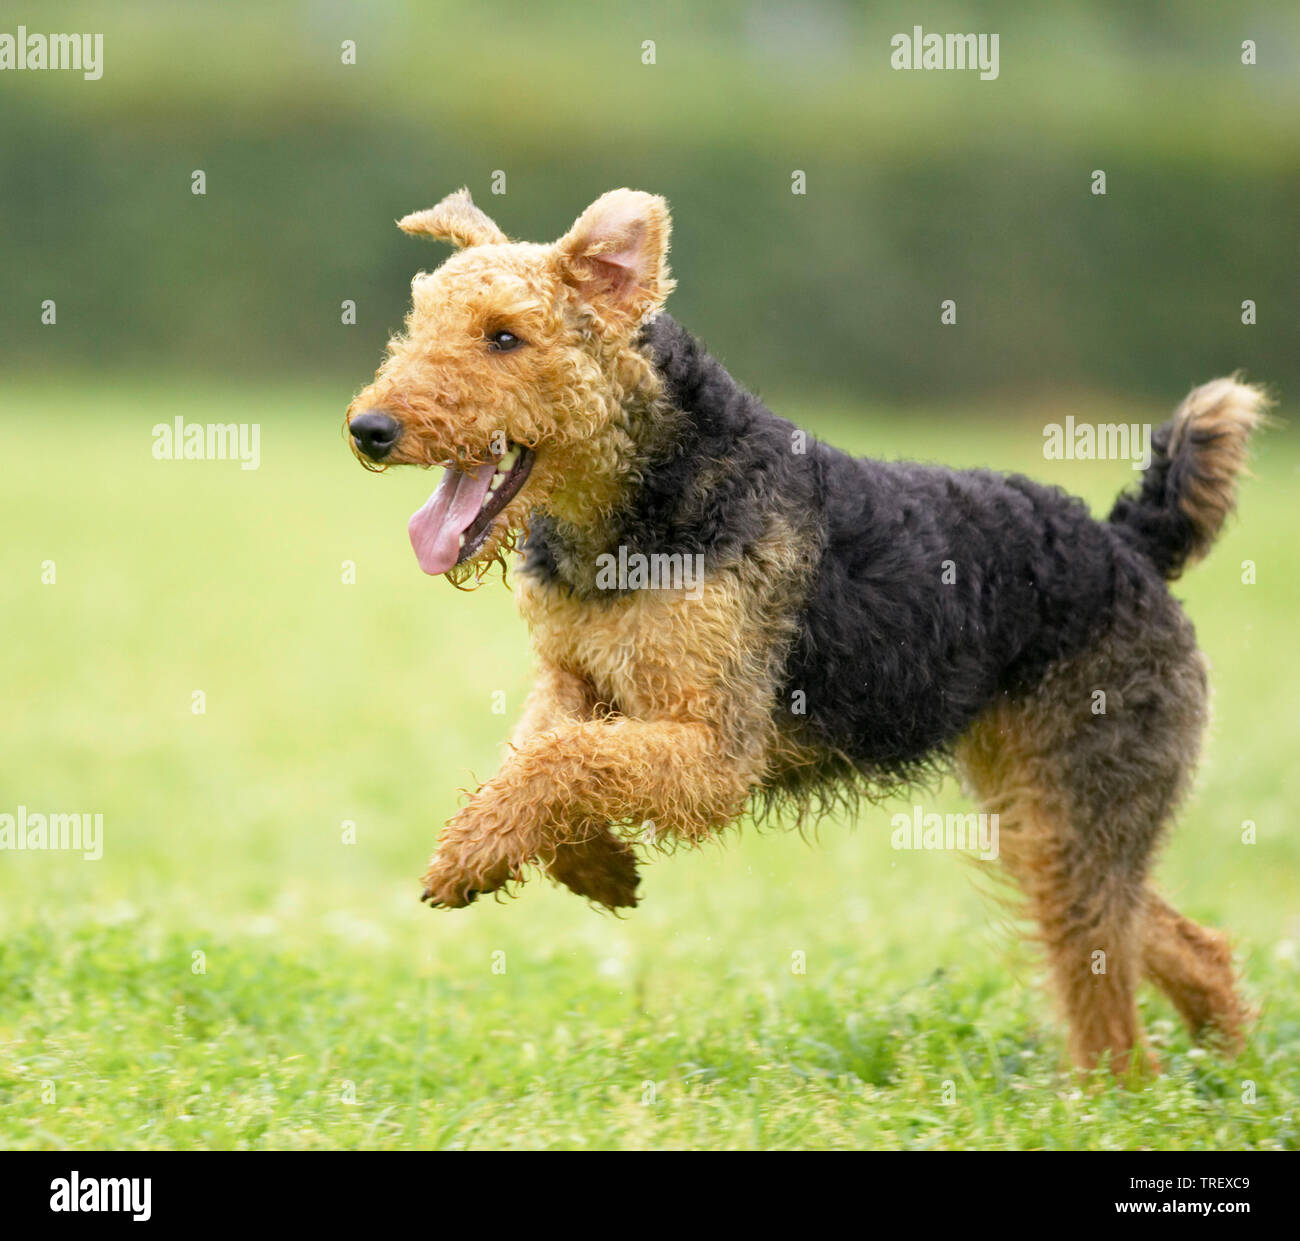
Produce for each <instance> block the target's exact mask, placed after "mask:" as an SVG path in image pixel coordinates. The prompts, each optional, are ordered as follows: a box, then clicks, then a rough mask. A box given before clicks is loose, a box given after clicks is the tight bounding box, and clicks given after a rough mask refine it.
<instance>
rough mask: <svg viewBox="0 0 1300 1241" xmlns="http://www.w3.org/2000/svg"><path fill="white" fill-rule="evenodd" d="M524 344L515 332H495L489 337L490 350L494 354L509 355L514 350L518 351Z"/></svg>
mask: <svg viewBox="0 0 1300 1241" xmlns="http://www.w3.org/2000/svg"><path fill="white" fill-rule="evenodd" d="M523 343H524V342H523V341H522V340H520V339H519V337H518V336H516V335H515V334H514V333H513V332H493V333H492V335H491V336H489V337H488V348H489V349H491V350H492V352H493V353H509V352H510V351H511V350H512V349H518V348H519V346H520V345H522V344H523Z"/></svg>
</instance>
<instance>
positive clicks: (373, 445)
mask: <svg viewBox="0 0 1300 1241" xmlns="http://www.w3.org/2000/svg"><path fill="white" fill-rule="evenodd" d="M348 431H349V433H350V434H351V436H352V439H353V441H354V442H355V443H356V446H357V451H358V452H359V453H361V454H362V455H363V456H366V457H369V458H370V460H371V461H382V460H383V459H384V458H385V457H386V456H388V454H389V453H390V452H392V451H393V445H395V444H396V443H397V441H398V440H399V439H401V438H402V424H401V423H400V422H398V421H397V419H396V418H394V417H392V416H391V415H389V414H385V413H381V412H379V411H378V410H373V409H372V410H368V411H367V412H366V413H364V414H358V415H357V416H356V417H355V418H353V419H352V421H351V422H349V423H348Z"/></svg>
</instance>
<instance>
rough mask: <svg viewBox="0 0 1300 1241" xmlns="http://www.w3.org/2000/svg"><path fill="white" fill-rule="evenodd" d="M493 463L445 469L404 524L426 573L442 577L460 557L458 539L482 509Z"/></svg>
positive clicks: (452, 466) (493, 468) (489, 484)
mask: <svg viewBox="0 0 1300 1241" xmlns="http://www.w3.org/2000/svg"><path fill="white" fill-rule="evenodd" d="M495 471H496V465H495V463H493V462H491V461H489V462H488V463H487V464H486V465H480V466H478V467H477V468H476V469H473V470H470V471H468V472H467V471H465V470H461V469H457V468H456V467H455V466H454V465H449V466H448V467H447V470H446V472H445V473H444V474H443V476H442V481H441V482H440V483H439V484H438V487H437V490H436V491H434V493H433V495H431V496H430V497H429V498H428V499H427V500H426V501H425V502H424V507H423V508H422V509H420V511H419V512H418V513H416V514H414V516H412V518H411V520H410V521H409V522H408V523H407V526H406V529H407V532H408V533H409V534H410V536H411V546H412V547H413V548H415V558H416V559H417V560H418V561H419V562H420V568H422V569H423V570H424V571H425V572H426V573H433V574H438V573H446V572H447V570H448V569H450V568H451V567H452V566H453V565H455V563H456V560H457V559H458V557H459V556H460V536H461V535H462V534H464V533H465V531H466V530H468V529H469V527H470V523H471V522H472V521H473V520H474V518H475V517H477V516H478V513H479V509H481V508H482V507H483V498H484V497H485V496H486V495H487V493H488V488H489V487H490V486H491V484H492V475H493V473H494V472H495Z"/></svg>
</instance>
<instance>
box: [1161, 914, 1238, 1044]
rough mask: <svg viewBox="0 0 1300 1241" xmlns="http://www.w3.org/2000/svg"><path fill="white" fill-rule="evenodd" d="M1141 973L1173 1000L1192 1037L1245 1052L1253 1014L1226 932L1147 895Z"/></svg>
mask: <svg viewBox="0 0 1300 1241" xmlns="http://www.w3.org/2000/svg"><path fill="white" fill-rule="evenodd" d="M1142 968H1143V971H1144V972H1145V973H1146V976H1147V977H1148V978H1149V979H1150V980H1151V981H1152V982H1153V983H1155V985H1156V986H1157V987H1159V988H1160V990H1161V991H1163V992H1164V993H1165V995H1167V996H1168V997H1169V999H1170V1001H1171V1002H1172V1004H1173V1005H1174V1007H1175V1008H1176V1009H1177V1010H1178V1012H1179V1015H1180V1016H1181V1017H1182V1019H1183V1020H1184V1021H1185V1022H1186V1023H1187V1028H1188V1029H1189V1030H1190V1031H1191V1032H1192V1034H1193V1035H1202V1034H1205V1033H1207V1032H1211V1031H1213V1032H1215V1033H1217V1034H1218V1035H1219V1036H1220V1038H1221V1039H1222V1041H1223V1044H1224V1047H1225V1050H1227V1051H1229V1052H1234V1053H1235V1052H1237V1051H1240V1050H1241V1044H1242V1030H1243V1027H1244V1026H1245V1024H1246V1021H1247V1018H1248V1013H1247V1011H1246V1007H1245V1005H1244V1004H1243V1002H1242V1000H1241V998H1240V996H1239V993H1238V987H1237V976H1236V972H1235V971H1234V969H1233V966H1232V951H1231V949H1230V948H1229V946H1228V940H1227V937H1226V936H1225V935H1224V934H1223V933H1222V932H1220V931H1212V930H1210V929H1208V928H1207V927H1203V926H1198V925H1197V924H1196V923H1195V922H1193V921H1192V920H1191V919H1190V918H1184V917H1183V915H1182V914H1180V913H1179V912H1178V911H1177V910H1176V909H1171V908H1170V907H1169V906H1168V905H1167V904H1166V903H1165V902H1164V901H1163V900H1162V899H1161V898H1160V897H1159V896H1157V895H1156V894H1155V893H1154V892H1152V891H1150V890H1148V892H1147V894H1146V901H1145V904H1144V907H1143V942H1142Z"/></svg>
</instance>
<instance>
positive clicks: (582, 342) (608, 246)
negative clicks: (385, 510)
mask: <svg viewBox="0 0 1300 1241" xmlns="http://www.w3.org/2000/svg"><path fill="white" fill-rule="evenodd" d="M399 226H400V227H401V228H402V229H404V230H405V231H406V232H408V233H415V234H419V235H421V236H426V237H432V238H434V239H436V240H439V241H450V242H452V243H453V244H454V245H456V246H457V247H458V251H457V253H456V254H454V255H452V256H451V258H449V259H448V260H447V261H446V262H445V263H444V264H443V265H442V266H441V267H439V268H438V269H437V270H436V271H434V272H432V273H421V274H419V275H418V276H416V277H415V279H414V281H413V282H412V284H411V294H412V299H411V300H412V304H411V310H410V313H409V314H408V315H407V319H406V326H405V330H404V331H403V332H402V333H401V334H399V335H398V336H395V337H394V338H393V339H392V340H391V341H389V344H388V355H387V358H386V360H385V361H384V363H383V365H382V366H381V367H380V368H379V370H378V371H377V372H376V374H375V379H374V382H373V383H372V384H370V386H369V387H367V388H366V389H365V390H364V391H363V392H361V393H360V394H359V395H358V396H357V398H356V399H355V400H354V401H353V402H352V405H351V407H350V408H349V410H348V431H349V433H350V439H351V443H352V449H353V451H354V452H355V453H356V455H357V456H358V457H359V458H360V459H361V461H362V462H363V463H364V464H366V465H367V466H369V467H370V468H382V467H385V466H389V465H421V466H432V465H444V466H446V467H447V469H446V472H445V474H444V475H443V478H442V481H441V483H440V484H439V485H438V488H437V490H436V491H434V493H433V495H432V496H430V498H429V500H428V502H427V503H426V504H425V505H424V507H423V508H421V509H420V510H419V512H417V513H416V514H415V515H414V516H413V517H412V518H411V521H410V537H411V543H412V546H413V547H414V548H415V552H416V556H417V557H418V559H419V562H420V566H421V568H423V569H424V571H425V572H426V573H446V574H448V575H449V576H450V578H451V579H452V581H453V582H457V583H458V584H459V583H461V582H464V581H466V580H468V579H469V578H470V577H471V576H479V577H481V576H482V574H483V572H484V571H485V570H486V569H487V568H488V567H489V566H490V565H491V563H492V562H493V561H494V560H498V559H501V557H502V555H503V553H504V552H505V551H506V550H508V549H509V548H510V547H511V546H513V544H514V541H515V538H516V536H517V534H518V532H519V531H520V530H521V529H523V528H524V527H525V526H526V523H527V516H528V514H529V513H531V512H533V511H550V512H555V513H557V514H558V515H560V516H563V517H567V518H569V519H574V518H578V517H580V516H581V515H582V513H583V512H590V511H592V510H593V508H594V509H596V510H599V508H601V507H602V506H606V507H607V506H608V505H609V504H610V503H612V501H613V498H614V495H615V491H616V488H617V486H618V483H619V473H620V467H621V466H623V465H624V464H625V463H626V459H627V455H628V450H629V445H628V444H627V443H626V442H625V441H626V432H625V430H624V429H623V427H622V424H621V416H620V411H621V407H622V403H623V400H624V397H625V396H626V394H627V393H628V392H629V391H630V390H631V389H635V388H638V387H645V386H647V385H652V384H653V382H654V381H653V376H652V374H651V373H650V372H649V365H648V362H647V360H646V359H645V357H644V356H643V354H642V353H640V352H639V351H638V350H637V349H635V348H634V347H633V339H634V337H635V336H636V333H637V330H638V329H639V327H640V326H641V324H642V323H644V322H645V320H646V319H647V318H649V317H650V316H651V315H653V314H654V312H655V311H656V310H658V309H659V307H660V306H661V305H662V304H663V302H664V299H665V298H666V297H667V296H668V293H669V292H670V290H671V288H672V282H671V280H670V278H669V275H668V268H667V263H666V257H667V253H668V233H669V217H668V205H667V203H665V202H664V200H663V199H662V198H656V197H654V196H653V195H650V194H643V193H640V192H638V191H635V190H626V189H622V190H613V191H611V192H610V193H608V194H605V195H604V196H603V197H601V198H599V199H597V200H596V202H594V203H593V204H592V205H591V206H590V207H588V208H587V210H586V211H585V212H583V214H582V215H581V216H580V217H579V219H578V221H577V222H576V223H575V224H574V226H573V227H572V228H571V229H570V230H569V232H567V233H566V234H565V235H564V236H563V237H561V238H560V239H559V241H557V242H555V243H553V244H551V245H532V244H528V243H520V242H511V241H510V240H509V239H508V238H507V237H506V235H505V234H504V233H503V232H502V231H501V230H500V229H499V228H498V227H497V226H496V225H495V224H494V223H493V222H492V221H491V220H490V219H489V218H488V217H487V216H486V215H485V214H484V213H483V212H482V211H480V210H479V209H478V208H477V207H476V206H474V204H473V202H472V201H471V200H470V196H469V193H468V191H466V190H460V191H459V192H458V193H455V194H452V195H450V196H449V197H448V198H445V199H443V201H442V202H440V203H439V204H438V205H437V206H436V207H433V208H431V209H430V210H428V211H421V212H418V213H416V214H415V215H409V216H407V217H406V218H405V219H404V220H402V221H400V224H399Z"/></svg>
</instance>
